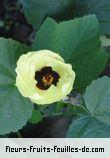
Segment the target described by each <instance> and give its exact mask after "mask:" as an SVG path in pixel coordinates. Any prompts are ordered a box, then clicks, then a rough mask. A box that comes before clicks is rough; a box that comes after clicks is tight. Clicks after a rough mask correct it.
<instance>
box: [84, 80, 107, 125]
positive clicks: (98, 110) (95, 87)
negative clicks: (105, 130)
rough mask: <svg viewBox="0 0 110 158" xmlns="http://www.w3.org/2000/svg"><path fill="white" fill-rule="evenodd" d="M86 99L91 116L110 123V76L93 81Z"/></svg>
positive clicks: (87, 90) (85, 96) (88, 88)
mask: <svg viewBox="0 0 110 158" xmlns="http://www.w3.org/2000/svg"><path fill="white" fill-rule="evenodd" d="M84 99H85V103H86V107H87V109H88V110H89V111H90V113H91V116H93V117H95V118H97V119H98V120H100V121H102V122H104V123H106V124H108V125H110V78H108V77H103V78H100V79H97V80H96V81H93V82H92V83H91V85H90V86H89V87H87V89H86V94H85V95H84Z"/></svg>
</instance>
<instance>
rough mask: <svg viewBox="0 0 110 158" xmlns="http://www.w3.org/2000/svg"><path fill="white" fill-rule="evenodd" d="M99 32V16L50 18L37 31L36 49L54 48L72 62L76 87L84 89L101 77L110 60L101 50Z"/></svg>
mask: <svg viewBox="0 0 110 158" xmlns="http://www.w3.org/2000/svg"><path fill="white" fill-rule="evenodd" d="M82 28H83V29H82ZM99 32H100V31H99V23H98V21H97V19H96V17H95V15H89V16H85V17H82V18H77V19H75V20H70V21H67V22H62V23H59V24H58V23H56V22H55V21H54V20H53V19H51V18H47V19H46V20H45V22H44V23H43V25H42V26H41V28H40V29H39V31H38V32H37V34H36V37H35V41H34V44H33V49H34V50H40V49H49V50H52V51H54V52H56V53H59V54H60V55H61V56H62V57H63V58H64V59H65V61H66V62H69V63H71V64H72V66H73V69H74V70H75V72H76V80H75V89H76V90H78V91H82V90H84V89H85V88H86V86H87V85H89V84H90V82H91V81H92V80H93V79H96V78H97V77H98V75H99V74H100V73H101V72H102V70H103V69H104V67H105V64H106V62H107V60H108V55H107V53H106V52H105V51H103V50H102V49H101V42H100V37H99ZM92 70H94V71H92Z"/></svg>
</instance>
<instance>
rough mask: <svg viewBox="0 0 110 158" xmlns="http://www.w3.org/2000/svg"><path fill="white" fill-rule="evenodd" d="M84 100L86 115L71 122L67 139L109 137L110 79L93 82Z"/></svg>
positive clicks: (105, 78) (104, 78) (103, 78)
mask: <svg viewBox="0 0 110 158" xmlns="http://www.w3.org/2000/svg"><path fill="white" fill-rule="evenodd" d="M84 100H85V105H86V107H87V111H86V112H87V113H85V114H84V116H81V117H80V118H78V119H76V120H75V121H74V120H73V122H72V123H71V125H70V127H69V130H68V132H67V137H92V138H94V137H110V132H109V130H110V78H108V77H102V78H99V79H97V80H96V81H93V82H92V83H91V85H90V86H88V87H87V89H86V93H85V95H84Z"/></svg>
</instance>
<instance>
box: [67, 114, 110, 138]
mask: <svg viewBox="0 0 110 158" xmlns="http://www.w3.org/2000/svg"><path fill="white" fill-rule="evenodd" d="M66 137H67V138H109V137H110V126H107V125H105V124H103V123H102V122H100V121H98V120H97V119H95V118H92V117H90V116H83V117H81V118H79V119H77V120H76V121H74V120H73V122H72V123H71V125H70V127H69V130H68V132H67V134H66Z"/></svg>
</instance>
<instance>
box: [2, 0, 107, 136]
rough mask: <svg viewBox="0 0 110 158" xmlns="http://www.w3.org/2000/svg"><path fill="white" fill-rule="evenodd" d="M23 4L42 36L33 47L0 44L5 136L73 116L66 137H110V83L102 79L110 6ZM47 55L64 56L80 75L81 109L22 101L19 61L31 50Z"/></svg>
mask: <svg viewBox="0 0 110 158" xmlns="http://www.w3.org/2000/svg"><path fill="white" fill-rule="evenodd" d="M20 3H21V4H22V6H23V11H24V14H25V16H26V18H27V20H28V22H29V23H30V24H32V26H33V27H34V29H35V30H36V35H35V38H34V41H33V43H32V44H31V46H30V47H28V46H26V45H25V44H21V43H19V42H17V41H15V40H12V39H4V38H2V37H1V38H0V135H4V134H8V133H11V132H17V131H18V130H19V129H21V128H22V127H23V126H25V125H26V123H27V122H31V123H33V124H37V123H38V122H40V121H42V119H43V118H44V117H48V116H57V115H63V116H68V115H69V116H73V120H72V123H71V124H70V126H69V129H68V131H67V134H66V137H73V138H76V137H78V138H79V137H110V133H109V130H110V78H109V77H102V78H99V77H100V74H101V73H102V72H103V71H104V69H105V68H106V65H107V62H108V61H109V56H108V54H107V52H106V50H105V48H107V47H108V46H109V43H110V41H109V36H108V37H107V38H106V34H108V35H109V34H110V29H109V28H110V19H109V17H110V2H109V0H82V1H80V0H74V1H73V0H40V1H38V0H20ZM91 14H92V15H91ZM100 28H101V30H102V32H100ZM102 33H103V34H105V35H103V36H101V34H102ZM100 37H101V40H100ZM41 49H49V50H51V51H54V52H56V53H59V55H61V56H62V57H63V58H64V60H65V61H66V62H68V63H70V64H71V65H72V67H73V70H74V71H75V73H76V80H75V84H74V87H73V92H75V93H76V94H77V93H79V92H80V93H81V95H82V96H83V97H82V98H81V99H80V104H79V105H78V106H77V105H75V104H74V103H73V102H66V101H60V102H57V103H54V104H52V105H47V106H40V105H33V104H32V103H31V102H30V101H29V99H28V98H25V97H23V96H21V95H20V93H19V91H18V89H17V88H16V85H15V80H16V73H15V68H16V63H17V60H18V58H19V57H20V56H21V55H22V54H24V53H27V52H29V51H30V50H41ZM88 85H89V86H88ZM56 95H57V94H56Z"/></svg>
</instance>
